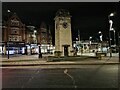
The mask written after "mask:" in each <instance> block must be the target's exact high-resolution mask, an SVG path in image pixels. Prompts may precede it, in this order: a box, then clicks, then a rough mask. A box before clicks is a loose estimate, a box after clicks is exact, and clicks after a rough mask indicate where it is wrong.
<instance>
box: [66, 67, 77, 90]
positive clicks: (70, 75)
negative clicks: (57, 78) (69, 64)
mask: <svg viewBox="0 0 120 90" xmlns="http://www.w3.org/2000/svg"><path fill="white" fill-rule="evenodd" d="M64 74H66V75H67V76H69V77H70V78H71V79H72V81H73V85H74V88H77V86H76V84H75V79H74V77H72V76H71V75H70V74H68V69H65V70H64Z"/></svg>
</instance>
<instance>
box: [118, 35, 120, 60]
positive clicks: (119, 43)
mask: <svg viewBox="0 0 120 90" xmlns="http://www.w3.org/2000/svg"><path fill="white" fill-rule="evenodd" d="M118 48H119V62H120V33H118Z"/></svg>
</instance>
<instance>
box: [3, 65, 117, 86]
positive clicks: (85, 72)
mask: <svg viewBox="0 0 120 90" xmlns="http://www.w3.org/2000/svg"><path fill="white" fill-rule="evenodd" d="M118 68H119V67H118V65H50V66H44V68H43V67H41V66H33V67H29V68H23V67H19V68H5V69H2V88H118V86H119V85H118V79H119V78H118V75H119V74H118V70H119V69H118Z"/></svg>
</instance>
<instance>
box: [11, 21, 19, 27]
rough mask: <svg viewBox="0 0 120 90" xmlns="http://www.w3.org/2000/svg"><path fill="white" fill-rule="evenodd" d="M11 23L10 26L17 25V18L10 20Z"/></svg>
mask: <svg viewBox="0 0 120 90" xmlns="http://www.w3.org/2000/svg"><path fill="white" fill-rule="evenodd" d="M11 25H12V26H19V21H17V20H11Z"/></svg>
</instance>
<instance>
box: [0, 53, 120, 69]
mask: <svg viewBox="0 0 120 90" xmlns="http://www.w3.org/2000/svg"><path fill="white" fill-rule="evenodd" d="M79 55H80V54H79ZM51 56H53V55H43V57H42V58H38V55H14V56H10V58H9V59H8V58H7V56H3V57H1V62H0V65H1V66H2V67H6V66H36V65H100V64H120V62H119V57H118V54H115V55H113V56H112V57H111V58H110V57H109V55H107V56H106V57H102V59H97V58H95V56H94V54H90V53H89V54H87V53H86V54H82V55H81V56H77V57H65V58H62V59H61V58H57V60H55V61H50V60H49V58H50V57H51Z"/></svg>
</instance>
